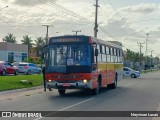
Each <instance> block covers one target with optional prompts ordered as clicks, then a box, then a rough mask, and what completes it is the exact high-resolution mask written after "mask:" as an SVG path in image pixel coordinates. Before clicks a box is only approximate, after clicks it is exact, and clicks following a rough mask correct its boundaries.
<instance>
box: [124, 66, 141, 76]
mask: <svg viewBox="0 0 160 120" xmlns="http://www.w3.org/2000/svg"><path fill="white" fill-rule="evenodd" d="M140 75H141V73H140V72H139V71H135V70H133V69H131V68H129V67H124V68H123V76H125V77H132V78H137V77H139V76H140Z"/></svg>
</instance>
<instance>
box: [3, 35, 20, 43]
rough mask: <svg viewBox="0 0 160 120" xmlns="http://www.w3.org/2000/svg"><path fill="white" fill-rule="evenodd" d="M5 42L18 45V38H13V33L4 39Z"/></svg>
mask: <svg viewBox="0 0 160 120" xmlns="http://www.w3.org/2000/svg"><path fill="white" fill-rule="evenodd" d="M3 41H4V42H10V43H16V42H17V41H16V37H15V36H13V34H12V33H8V35H6V36H5V37H4V38H3Z"/></svg>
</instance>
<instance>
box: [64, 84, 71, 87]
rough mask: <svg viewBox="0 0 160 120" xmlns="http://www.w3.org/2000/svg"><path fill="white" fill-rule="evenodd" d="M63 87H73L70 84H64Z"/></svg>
mask: <svg viewBox="0 0 160 120" xmlns="http://www.w3.org/2000/svg"><path fill="white" fill-rule="evenodd" d="M63 86H66V87H68V86H71V85H70V84H69V83H63Z"/></svg>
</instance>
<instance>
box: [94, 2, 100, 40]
mask: <svg viewBox="0 0 160 120" xmlns="http://www.w3.org/2000/svg"><path fill="white" fill-rule="evenodd" d="M94 6H95V7H96V12H95V27H94V37H97V32H98V23H97V16H98V7H99V6H98V0H96V5H94Z"/></svg>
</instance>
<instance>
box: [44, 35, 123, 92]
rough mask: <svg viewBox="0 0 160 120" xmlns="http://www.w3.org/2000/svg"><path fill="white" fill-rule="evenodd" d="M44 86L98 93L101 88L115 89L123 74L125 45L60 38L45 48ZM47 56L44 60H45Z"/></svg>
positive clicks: (88, 38) (97, 40)
mask: <svg viewBox="0 0 160 120" xmlns="http://www.w3.org/2000/svg"><path fill="white" fill-rule="evenodd" d="M45 48H46V49H45V54H44V55H43V58H45V62H46V67H45V76H44V83H45V87H46V88H48V89H49V90H52V89H53V88H55V89H58V92H59V94H61V95H62V94H65V91H66V89H85V90H90V91H91V93H92V94H97V93H98V91H99V88H100V87H105V86H108V87H110V88H113V89H115V88H116V87H117V81H118V80H120V79H121V78H122V75H123V71H122V70H123V61H122V60H123V57H122V44H121V43H120V42H117V41H110V42H107V41H104V40H100V39H97V38H94V37H91V36H84V35H74V36H71V35H70V36H58V37H52V38H50V39H49V44H48V45H47V46H46V47H45ZM44 56H45V57H44Z"/></svg>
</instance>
